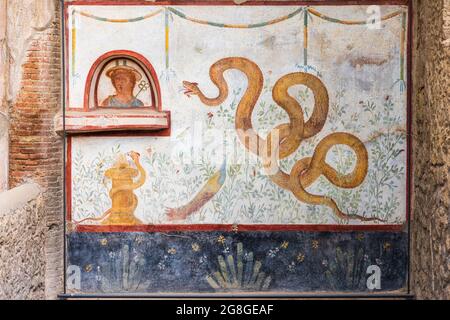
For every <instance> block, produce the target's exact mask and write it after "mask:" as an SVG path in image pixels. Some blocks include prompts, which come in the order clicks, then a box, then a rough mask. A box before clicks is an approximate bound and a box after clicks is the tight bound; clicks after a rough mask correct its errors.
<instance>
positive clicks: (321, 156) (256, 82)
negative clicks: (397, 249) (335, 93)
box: [183, 57, 382, 221]
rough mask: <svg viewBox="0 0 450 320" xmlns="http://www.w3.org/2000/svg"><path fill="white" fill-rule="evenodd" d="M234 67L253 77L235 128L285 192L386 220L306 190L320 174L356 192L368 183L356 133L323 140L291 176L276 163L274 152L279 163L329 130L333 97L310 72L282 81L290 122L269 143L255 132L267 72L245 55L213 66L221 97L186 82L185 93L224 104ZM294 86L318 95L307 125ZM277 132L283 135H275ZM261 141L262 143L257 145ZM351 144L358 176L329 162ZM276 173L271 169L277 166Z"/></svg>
mask: <svg viewBox="0 0 450 320" xmlns="http://www.w3.org/2000/svg"><path fill="white" fill-rule="evenodd" d="M230 69H237V70H239V71H241V72H243V73H244V74H245V75H246V76H247V79H248V86H247V89H246V91H245V93H244V95H243V97H242V99H241V101H240V102H239V105H238V107H237V110H236V118H235V128H236V130H237V135H238V137H239V140H240V141H241V143H242V144H243V145H244V146H245V148H246V149H247V150H248V151H250V152H252V153H254V154H255V155H257V156H258V157H261V158H262V160H263V165H264V167H265V169H266V172H267V173H268V175H269V176H270V179H271V180H272V181H273V182H274V183H275V184H277V185H278V186H280V187H281V188H283V189H286V190H290V191H291V192H292V193H293V194H294V196H295V197H296V198H297V199H298V200H300V201H301V202H304V203H307V204H312V205H325V206H328V207H330V208H332V209H333V211H334V213H335V215H336V216H337V217H339V218H340V219H343V220H350V219H355V220H360V221H382V220H381V219H379V218H376V217H365V216H362V215H356V214H347V213H344V212H343V211H341V210H340V209H339V207H338V206H337V204H336V202H335V201H334V200H333V199H332V198H330V197H327V196H321V195H314V194H311V193H309V192H308V191H306V188H307V187H309V186H310V185H311V184H313V183H314V181H315V180H316V179H318V178H319V176H321V175H323V176H325V177H326V178H327V179H328V180H329V181H330V182H331V183H332V184H334V185H336V186H338V187H341V188H355V187H358V186H359V185H361V184H362V182H363V181H364V179H365V177H366V175H367V170H368V154H367V150H366V148H365V146H364V144H363V143H362V142H361V141H360V140H359V139H358V138H357V137H356V136H354V135H352V134H349V133H344V132H336V133H332V134H330V135H328V136H326V137H325V138H323V139H322V140H321V141H320V142H319V144H318V145H317V147H316V148H315V150H314V153H313V155H312V157H307V158H303V159H301V160H298V161H297V162H296V163H295V165H294V166H293V168H292V170H291V173H290V174H288V173H286V172H283V171H282V170H281V168H280V167H279V165H278V162H277V161H275V162H274V161H273V160H272V159H273V157H272V156H273V155H274V152H278V157H279V159H284V158H286V157H288V156H289V155H291V154H292V153H294V152H295V151H296V150H297V149H298V147H299V146H300V144H301V143H302V141H303V140H305V139H308V138H311V137H313V136H315V135H316V134H318V133H319V132H320V131H321V130H322V129H323V127H324V125H325V122H326V119H327V116H328V105H329V97H328V92H327V89H326V88H325V86H324V84H323V83H322V81H321V80H320V79H319V78H317V77H315V76H313V75H311V74H308V73H303V72H295V73H290V74H287V75H285V76H283V77H281V78H280V79H279V80H278V81H277V82H276V84H275V86H274V88H273V90H272V96H273V100H274V101H275V102H276V103H277V104H278V106H280V107H281V108H283V109H284V110H285V111H286V112H287V114H288V116H289V120H290V122H289V123H284V124H280V125H278V126H276V127H275V128H273V129H272V130H271V132H270V133H269V134H268V136H267V138H266V139H263V138H262V137H260V136H259V135H258V133H257V132H256V131H255V130H254V129H253V125H252V120H251V119H252V113H253V110H254V108H255V106H256V102H257V101H258V99H259V97H260V95H261V92H262V88H263V84H264V78H263V74H262V72H261V69H260V68H259V67H258V65H257V64H255V63H254V62H252V61H250V60H248V59H246V58H242V57H229V58H224V59H221V60H219V61H217V62H216V63H214V64H213V65H212V66H211V68H210V72H209V74H210V78H211V81H212V82H213V83H214V85H215V86H216V87H217V88H218V89H219V95H218V96H217V97H216V98H207V97H206V96H205V95H204V94H203V93H202V92H201V90H200V89H199V88H198V84H197V83H192V82H188V81H183V86H184V87H185V89H186V92H185V94H187V95H188V96H190V95H197V96H198V97H199V99H200V101H201V102H202V103H203V104H204V105H206V106H211V107H212V106H218V105H220V104H221V103H223V102H224V101H225V99H226V98H227V97H228V85H227V82H226V81H225V79H224V77H223V74H224V72H225V71H227V70H230ZM294 85H304V86H306V87H308V88H309V89H310V90H311V91H312V92H313V94H314V99H315V106H314V110H313V113H312V115H311V117H310V118H309V120H308V121H306V122H305V119H304V115H303V109H302V107H301V105H300V104H299V103H298V102H297V100H295V99H294V98H293V97H291V96H290V95H289V94H288V89H289V88H290V87H292V86H294ZM275 130H277V131H275ZM275 134H278V136H279V139H278V141H280V142H279V144H278V145H276V146H272V139H274V137H275ZM251 141H256V143H251ZM339 144H341V145H347V146H348V147H350V148H351V149H352V150H353V151H354V153H355V154H356V165H355V168H354V170H353V172H351V173H349V174H346V175H344V174H341V173H339V172H338V171H336V170H335V169H334V168H333V167H331V166H330V165H329V164H327V163H326V161H325V159H326V155H327V153H328V151H329V150H330V148H332V147H333V146H335V145H339ZM273 166H275V170H272V169H270V170H269V168H274V167H273Z"/></svg>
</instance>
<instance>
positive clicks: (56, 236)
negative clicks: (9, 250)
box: [9, 1, 63, 298]
mask: <svg viewBox="0 0 450 320" xmlns="http://www.w3.org/2000/svg"><path fill="white" fill-rule="evenodd" d="M55 3H58V2H57V1H55ZM19 5H20V4H19ZM19 5H18V6H19ZM22 5H23V4H22ZM19 9H20V10H19ZM22 9H24V8H21V7H20V8H18V10H19V14H20V13H21V12H22V11H21V10H22ZM42 10H52V12H51V16H52V22H51V23H50V24H49V25H47V26H45V27H44V28H42V30H38V31H37V32H35V33H34V34H31V37H30V40H29V42H28V43H26V47H25V48H22V50H23V49H26V55H25V57H24V61H23V64H22V80H21V84H20V88H19V91H18V95H17V98H16V99H15V101H14V102H13V104H12V105H11V106H10V110H9V118H10V131H9V134H10V145H9V151H10V155H9V186H10V188H14V187H16V186H19V185H21V184H23V183H24V182H28V181H33V182H35V183H37V184H39V185H40V187H41V188H42V190H43V194H42V198H43V202H44V212H45V217H44V218H45V226H46V241H45V258H46V259H45V260H46V284H45V289H46V296H47V297H49V298H54V297H56V294H58V293H60V292H61V291H62V274H63V270H62V265H63V254H62V252H63V233H62V230H63V229H62V227H63V223H62V219H63V216H62V204H63V191H62V183H63V163H62V161H63V160H62V159H63V154H62V152H63V151H62V150H63V139H62V138H61V137H60V136H58V135H57V134H56V133H55V132H54V125H53V119H54V116H55V114H56V113H57V112H58V111H59V110H60V109H61V94H60V91H61V34H60V14H59V8H58V6H56V8H55V6H48V7H46V8H43V9H42ZM25 17H26V16H25ZM35 31H36V30H35ZM36 245H40V244H38V243H36Z"/></svg>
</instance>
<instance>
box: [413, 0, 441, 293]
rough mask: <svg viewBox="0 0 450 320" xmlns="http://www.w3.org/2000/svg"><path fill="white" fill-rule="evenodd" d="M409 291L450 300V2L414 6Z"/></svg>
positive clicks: (436, 0) (426, 1) (427, 0)
mask: <svg viewBox="0 0 450 320" xmlns="http://www.w3.org/2000/svg"><path fill="white" fill-rule="evenodd" d="M414 23H415V29H414V32H415V41H414V62H413V63H414V70H413V80H414V91H413V94H414V95H413V114H414V121H413V127H414V131H413V139H414V160H413V161H414V180H413V181H414V193H413V195H414V200H413V208H414V211H413V215H414V216H413V223H412V233H413V241H412V248H411V249H412V268H411V270H412V290H413V292H414V293H415V294H416V295H417V298H418V299H450V230H449V219H450V206H449V205H450V184H449V182H450V180H449V174H450V155H449V147H450V95H449V92H450V76H449V74H450V1H449V0H432V1H430V0H416V1H415V19H414Z"/></svg>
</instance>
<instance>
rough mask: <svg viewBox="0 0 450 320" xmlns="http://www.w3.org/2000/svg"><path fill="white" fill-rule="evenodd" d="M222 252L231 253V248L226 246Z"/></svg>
mask: <svg viewBox="0 0 450 320" xmlns="http://www.w3.org/2000/svg"><path fill="white" fill-rule="evenodd" d="M222 252H223V253H225V254H227V253H230V248H228V247H226V248H225V249H223V251H222Z"/></svg>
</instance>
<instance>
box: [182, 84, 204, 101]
mask: <svg viewBox="0 0 450 320" xmlns="http://www.w3.org/2000/svg"><path fill="white" fill-rule="evenodd" d="M183 87H184V90H185V91H184V94H185V95H187V96H188V97H189V98H190V97H191V96H192V95H198V94H199V93H200V89H199V88H198V83H196V82H189V81H183Z"/></svg>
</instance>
